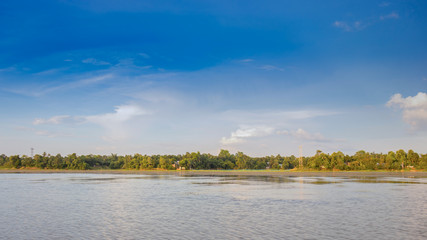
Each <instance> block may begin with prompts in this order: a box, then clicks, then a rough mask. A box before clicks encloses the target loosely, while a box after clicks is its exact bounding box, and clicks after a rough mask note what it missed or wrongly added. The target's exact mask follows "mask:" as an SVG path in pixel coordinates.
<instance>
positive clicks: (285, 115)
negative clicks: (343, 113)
mask: <svg viewBox="0 0 427 240" xmlns="http://www.w3.org/2000/svg"><path fill="white" fill-rule="evenodd" d="M337 114H339V112H334V111H328V110H297V111H283V110H265V111H242V110H228V111H225V112H223V113H222V114H221V118H222V119H224V120H228V121H233V122H236V123H238V124H242V123H245V124H253V125H255V124H259V125H264V124H268V125H277V124H279V125H280V124H283V123H286V122H289V121H295V120H304V119H311V118H316V117H322V116H331V115H337Z"/></svg>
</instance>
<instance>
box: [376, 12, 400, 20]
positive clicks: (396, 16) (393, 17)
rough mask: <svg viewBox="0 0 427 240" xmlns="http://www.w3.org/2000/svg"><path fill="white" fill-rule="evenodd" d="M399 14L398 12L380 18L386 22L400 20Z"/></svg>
mask: <svg viewBox="0 0 427 240" xmlns="http://www.w3.org/2000/svg"><path fill="white" fill-rule="evenodd" d="M399 17H400V16H399V14H398V13H396V12H392V13H390V14H387V15H383V16H380V20H386V19H399Z"/></svg>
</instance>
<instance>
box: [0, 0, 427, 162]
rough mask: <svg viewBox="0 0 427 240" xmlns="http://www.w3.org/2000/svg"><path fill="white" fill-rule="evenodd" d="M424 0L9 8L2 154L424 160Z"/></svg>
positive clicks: (1, 30) (1, 55)
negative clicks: (399, 154)
mask: <svg viewBox="0 0 427 240" xmlns="http://www.w3.org/2000/svg"><path fill="white" fill-rule="evenodd" d="M426 43H427V2H426V1H415V0H407V1H391V0H390V1H375V0H369V1H350V0H336V1H335V0H327V1H317V0H306V1H298V0H292V1H283V0H278V1H274V0H271V1H268V0H264V1H251V0H245V1H243V0H242V1H239V0H236V1H221V0H212V1H210V0H207V1H196V0H182V1H178V0H170V1H166V0H145V1H137V0H122V1H113V0H88V1H86V0H57V1H53V0H40V1H21V0H3V1H1V2H0V154H1V153H4V154H7V155H12V154H20V155H30V154H31V152H30V151H31V150H30V149H31V148H34V153H43V152H47V153H50V154H57V153H60V154H63V155H66V154H70V153H77V154H106V155H109V154H111V153H117V154H123V155H124V154H135V153H141V154H184V153H186V152H194V151H200V152H201V153H211V154H215V155H216V154H218V152H219V151H220V149H227V150H229V151H230V152H232V153H235V152H237V151H241V152H244V153H245V154H248V155H250V156H267V155H277V154H281V155H285V156H289V155H291V154H294V155H298V154H299V151H298V147H299V146H302V149H303V155H305V156H312V155H314V154H315V153H316V150H322V151H323V152H326V153H332V152H336V151H342V152H344V153H345V154H354V153H355V152H357V151H359V150H365V151H368V152H377V153H379V152H382V153H387V152H388V151H396V150H399V149H404V150H406V151H407V150H409V149H413V150H415V151H416V152H419V153H427V44H426Z"/></svg>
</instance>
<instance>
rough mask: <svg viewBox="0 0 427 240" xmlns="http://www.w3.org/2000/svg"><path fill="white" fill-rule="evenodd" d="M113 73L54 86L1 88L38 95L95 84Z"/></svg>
mask: <svg viewBox="0 0 427 240" xmlns="http://www.w3.org/2000/svg"><path fill="white" fill-rule="evenodd" d="M112 77H113V75H112V74H102V75H98V76H94V77H89V78H83V79H80V80H76V81H72V82H68V83H64V84H59V85H56V86H52V85H50V86H33V87H32V88H31V89H29V88H24V89H23V88H16V89H3V90H5V91H8V92H11V93H15V94H20V95H24V96H31V97H40V96H43V95H46V94H49V93H52V92H56V91H66V90H71V89H75V88H81V87H86V86H89V85H92V84H97V83H100V82H102V81H104V80H107V79H109V78H112Z"/></svg>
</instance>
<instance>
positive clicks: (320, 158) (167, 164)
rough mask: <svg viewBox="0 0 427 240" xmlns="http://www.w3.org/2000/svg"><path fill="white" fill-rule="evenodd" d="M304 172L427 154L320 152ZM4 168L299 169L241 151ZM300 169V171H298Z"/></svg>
mask: <svg viewBox="0 0 427 240" xmlns="http://www.w3.org/2000/svg"><path fill="white" fill-rule="evenodd" d="M302 161H303V169H307V170H309V169H312V170H402V169H407V170H410V169H418V170H419V169H424V170H426V169H427V154H418V153H416V152H414V151H412V150H409V151H408V152H405V151H404V150H398V151H396V152H392V151H390V152H388V153H387V154H382V153H368V152H365V151H358V152H356V153H355V154H354V155H353V156H349V155H345V154H343V153H342V152H334V153H332V154H327V153H323V152H322V151H320V150H318V151H317V153H316V154H315V155H314V156H312V157H303V158H302ZM0 167H1V168H15V169H19V168H38V169H78V170H85V169H167V170H174V169H278V170H279V169H293V168H299V159H298V158H297V157H295V156H294V155H292V156H289V157H283V156H280V155H277V156H266V157H250V156H248V155H245V154H244V153H242V152H238V153H236V154H230V152H229V151H227V150H221V151H220V153H219V154H218V156H214V155H211V154H205V153H204V154H201V153H200V152H192V153H188V152H187V153H186V154H184V155H152V156H148V155H141V154H135V155H126V156H118V155H116V154H111V155H108V156H106V155H80V156H78V155H76V154H75V153H73V154H69V155H67V156H61V155H60V154H57V155H50V154H46V153H43V154H42V155H39V154H36V155H35V156H34V157H28V156H25V155H23V156H19V155H13V156H6V155H4V154H2V155H0ZM299 169H301V168H299Z"/></svg>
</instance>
